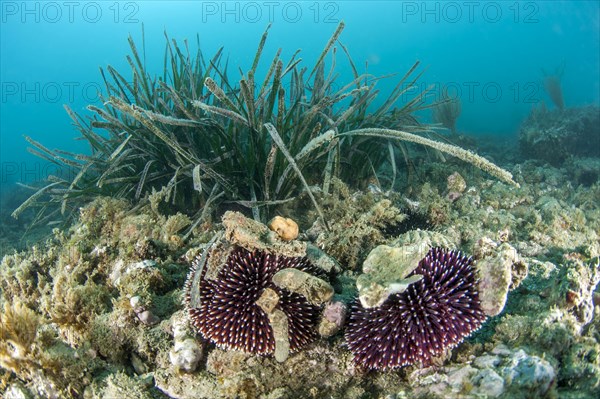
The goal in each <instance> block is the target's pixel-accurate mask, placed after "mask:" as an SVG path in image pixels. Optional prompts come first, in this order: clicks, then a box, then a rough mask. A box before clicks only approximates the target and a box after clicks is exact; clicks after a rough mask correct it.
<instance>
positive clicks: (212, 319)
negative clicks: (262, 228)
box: [186, 246, 323, 355]
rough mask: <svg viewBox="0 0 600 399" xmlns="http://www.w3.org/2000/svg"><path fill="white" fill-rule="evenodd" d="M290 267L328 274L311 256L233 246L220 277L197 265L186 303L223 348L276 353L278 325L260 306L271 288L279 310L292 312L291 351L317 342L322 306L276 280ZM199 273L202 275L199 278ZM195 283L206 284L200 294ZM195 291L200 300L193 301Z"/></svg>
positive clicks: (197, 324) (203, 331)
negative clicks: (274, 279)
mask: <svg viewBox="0 0 600 399" xmlns="http://www.w3.org/2000/svg"><path fill="white" fill-rule="evenodd" d="M286 268H294V269H298V270H301V271H303V272H307V273H311V274H313V275H318V274H319V273H320V274H321V275H322V274H323V273H322V272H321V271H320V269H318V268H316V267H315V266H313V265H312V264H311V263H310V262H309V261H308V260H307V259H306V258H305V257H304V258H303V257H288V256H283V255H275V254H271V253H268V252H266V251H260V250H254V251H248V250H247V249H244V248H242V247H240V246H235V247H233V249H232V250H231V252H230V253H229V255H228V256H227V260H226V261H225V264H223V265H222V267H221V269H220V270H219V272H218V274H217V275H216V278H214V279H208V278H206V269H205V268H204V269H203V270H202V268H200V267H198V265H195V267H194V268H193V269H192V272H191V273H190V276H189V277H188V282H187V284H186V305H187V308H188V312H189V315H190V317H191V320H192V324H193V325H194V327H195V328H196V329H197V330H198V331H199V332H200V333H201V334H202V336H203V337H204V338H206V339H208V340H210V341H212V342H214V343H215V344H216V345H217V346H219V347H220V348H223V349H237V350H241V351H244V352H248V353H256V354H263V355H266V354H272V353H273V352H274V350H275V338H274V334H273V328H272V326H271V324H270V322H269V317H268V315H267V314H266V313H265V311H264V310H263V308H262V307H261V306H259V304H257V301H258V300H259V298H261V295H263V293H264V292H265V290H267V289H268V288H270V289H271V290H273V291H274V292H275V293H276V294H277V297H278V299H277V307H278V309H280V310H281V311H283V313H284V314H285V315H286V316H287V324H288V331H287V333H288V337H289V349H290V351H292V352H294V351H296V350H298V349H299V348H301V347H302V346H304V345H306V344H308V343H310V342H312V341H313V340H314V339H315V338H316V336H317V324H318V321H319V310H320V308H319V306H317V305H314V304H311V303H309V302H308V301H307V300H306V298H304V297H303V296H302V295H300V294H297V293H294V292H290V291H288V290H286V289H283V288H280V287H278V286H277V285H275V284H274V283H273V281H272V278H273V275H274V274H275V273H277V272H278V271H279V270H282V269H286ZM198 272H199V273H201V274H202V275H201V276H195V273H198ZM195 277H199V278H195ZM195 284H199V286H200V287H199V290H197V289H196V291H195V292H196V293H194V289H195V288H197V287H194V285H195ZM270 292H272V291H270ZM195 295H196V296H199V300H192V297H193V296H195Z"/></svg>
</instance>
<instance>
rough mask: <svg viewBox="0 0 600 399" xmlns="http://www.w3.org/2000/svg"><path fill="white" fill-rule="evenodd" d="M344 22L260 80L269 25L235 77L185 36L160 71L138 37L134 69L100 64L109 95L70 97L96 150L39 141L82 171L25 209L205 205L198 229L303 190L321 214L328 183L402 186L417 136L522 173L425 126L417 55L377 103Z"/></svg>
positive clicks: (43, 214)
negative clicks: (118, 203)
mask: <svg viewBox="0 0 600 399" xmlns="http://www.w3.org/2000/svg"><path fill="white" fill-rule="evenodd" d="M343 28H344V23H343V22H342V23H340V24H339V26H338V27H337V29H336V30H335V32H334V33H333V35H332V37H331V38H330V39H329V41H328V42H327V43H326V45H325V48H324V50H323V52H322V53H321V54H320V56H319V57H318V58H317V61H316V63H315V64H314V65H313V66H312V67H311V68H307V67H305V66H303V60H302V59H301V58H300V50H298V51H296V52H295V53H294V54H293V55H292V56H291V58H290V59H288V60H287V61H284V60H283V59H282V58H281V49H280V50H278V51H277V52H276V54H275V56H274V57H273V58H272V59H271V60H270V61H269V63H268V68H267V72H266V73H265V75H264V76H261V77H259V76H257V73H256V71H257V67H258V66H259V64H260V62H261V60H262V59H263V58H264V57H263V49H264V45H265V42H266V40H267V35H268V31H269V28H267V30H266V31H265V33H264V34H263V36H262V38H261V40H260V43H259V45H258V49H257V51H256V55H255V57H254V60H253V62H252V64H251V66H250V68H249V69H248V70H246V71H245V72H244V71H242V70H241V69H240V75H241V76H240V78H239V79H231V78H230V77H229V75H228V70H227V62H226V61H225V60H224V58H223V49H222V48H221V49H219V50H218V51H217V52H216V54H215V55H214V56H212V57H211V58H206V57H205V56H204V54H203V53H202V52H201V51H200V50H197V51H196V52H195V53H194V54H192V53H191V52H190V46H189V44H188V42H187V41H184V43H183V46H180V44H179V43H178V42H177V41H175V40H171V39H169V37H168V36H166V35H165V36H166V39H167V44H166V48H165V58H164V68H163V72H162V75H160V76H153V75H151V73H150V72H149V71H148V69H147V66H146V60H145V55H144V54H145V45H144V43H143V51H142V52H140V51H138V48H137V47H136V45H135V43H134V41H133V39H132V38H129V44H130V47H131V55H130V56H128V57H127V61H128V63H129V65H130V67H131V70H130V74H129V76H128V77H129V79H126V78H125V77H124V76H123V75H121V74H120V73H119V72H118V71H117V70H115V69H114V68H113V67H112V66H110V65H109V66H108V67H107V68H106V69H105V70H104V69H101V74H102V77H103V80H104V84H105V92H104V93H103V95H102V106H95V105H91V106H89V107H88V110H89V111H90V112H91V114H92V115H91V116H88V117H82V116H81V115H78V114H76V113H75V112H73V111H72V110H70V109H69V108H68V107H66V109H67V112H68V114H69V116H70V117H71V118H72V120H73V123H74V124H75V126H76V127H77V129H78V130H79V132H80V133H81V135H82V137H83V138H84V139H85V140H86V141H87V142H88V143H89V146H90V151H89V153H87V154H76V153H71V152H67V151H62V150H51V149H48V148H46V147H44V146H43V145H42V144H41V143H38V142H36V141H34V140H33V139H31V138H27V140H28V142H29V143H30V144H31V145H32V147H31V148H30V151H31V152H33V153H34V154H36V155H38V156H40V157H42V158H44V159H45V160H47V161H49V162H52V163H54V164H57V165H58V166H60V167H61V168H65V169H68V170H69V171H70V173H68V174H65V175H67V176H68V177H61V176H50V177H49V178H48V180H47V182H46V183H45V184H44V185H43V186H42V187H38V188H36V191H35V193H34V194H33V195H32V196H31V197H30V198H29V199H28V200H27V201H25V202H24V203H23V204H22V205H21V206H20V207H19V208H18V209H16V210H15V211H14V212H13V216H15V217H17V216H18V215H19V214H20V213H21V212H22V211H23V210H24V209H26V208H28V207H34V206H35V207H37V208H38V209H39V210H38V218H37V221H38V222H44V221H49V220H52V218H54V217H56V216H57V215H60V214H62V215H63V217H64V215H67V216H68V215H70V214H74V211H76V210H77V209H78V208H79V207H80V206H81V205H82V204H84V203H86V202H88V201H90V200H92V199H94V198H96V197H97V196H106V195H108V196H113V197H119V198H126V199H129V200H131V201H133V202H138V203H140V204H145V203H148V204H150V205H151V206H153V207H157V206H161V204H168V207H169V210H170V211H172V212H174V211H185V212H187V213H191V214H193V217H194V219H195V223H194V224H193V225H192V226H191V228H193V227H194V226H195V225H197V224H198V223H199V222H200V221H201V220H203V219H204V218H206V217H207V216H208V215H209V214H210V212H211V210H212V209H214V208H215V207H216V206H217V205H218V204H224V203H230V204H231V203H235V204H236V206H243V207H246V208H249V209H251V211H252V214H253V216H254V218H255V219H257V220H262V221H266V220H267V219H268V218H269V216H270V215H271V214H272V213H273V210H274V209H275V207H277V206H278V205H280V204H282V203H284V202H287V201H290V200H292V199H293V198H294V197H295V196H297V195H298V194H299V193H300V192H302V191H306V192H307V193H308V195H309V196H310V198H311V200H312V202H313V203H314V206H315V207H316V209H317V211H318V213H319V214H320V215H322V214H321V212H320V210H319V206H318V203H317V201H316V199H315V198H314V196H313V194H312V191H313V190H314V186H320V187H321V188H322V191H323V192H324V193H325V194H326V193H327V192H328V190H329V186H330V183H331V179H332V178H333V177H339V178H342V179H344V180H346V181H347V182H348V183H350V184H355V183H357V182H361V181H367V180H369V179H373V178H375V179H378V180H382V178H383V180H384V181H385V182H386V184H389V187H392V188H393V186H394V183H395V180H396V174H397V173H396V171H397V166H396V158H397V157H399V156H402V154H403V155H404V156H405V157H407V152H406V148H405V145H406V143H416V144H419V145H424V146H428V147H432V148H434V149H436V150H438V151H442V152H446V153H449V154H451V155H454V156H456V157H459V158H461V159H463V160H465V161H467V162H470V163H473V164H474V165H475V166H477V167H479V168H481V169H483V170H485V171H487V172H489V173H491V174H492V175H494V176H496V177H498V178H500V179H501V180H503V181H507V182H511V183H513V181H512V178H511V176H510V174H509V173H508V172H506V171H504V170H502V169H500V168H498V167H496V166H495V165H493V164H491V163H489V162H488V161H486V160H485V159H483V158H481V157H478V156H477V155H475V154H473V153H471V152H468V151H465V150H463V149H461V148H458V147H454V146H451V145H449V144H445V143H441V142H438V141H434V140H431V139H430V138H427V137H424V135H425V134H427V132H428V128H427V126H423V125H420V124H419V123H418V121H417V120H416V118H415V117H414V115H413V114H414V112H415V111H417V110H419V109H422V108H425V107H428V105H426V104H425V97H426V95H427V93H428V90H425V91H422V92H419V93H417V94H416V95H414V96H412V97H410V100H409V101H407V102H405V103H402V104H399V103H400V102H401V101H399V100H400V99H401V98H405V97H406V96H407V95H408V93H410V90H411V89H413V88H414V86H415V82H416V81H417V79H418V78H419V77H420V76H421V74H422V72H417V70H418V69H419V62H416V63H415V64H414V65H413V66H412V68H410V69H409V70H408V72H406V73H405V74H404V75H403V76H402V78H401V79H400V80H399V81H398V82H397V84H396V85H395V86H394V88H393V89H392V91H391V93H390V95H389V97H387V98H386V99H385V100H383V101H378V102H377V103H375V102H374V100H375V98H376V97H377V95H378V93H379V91H378V90H377V89H376V84H377V83H378V81H379V80H381V78H378V77H373V76H371V75H369V74H368V73H364V74H360V73H359V72H358V70H357V68H356V66H355V64H354V63H353V62H352V59H351V58H350V56H349V55H348V51H347V49H346V47H344V45H343V44H341V43H340V42H339V37H340V34H341V33H342V30H343ZM198 42H199V39H198ZM198 47H199V44H198ZM338 48H340V49H341V51H342V52H343V54H344V56H343V57H341V58H342V61H344V62H348V63H349V65H350V67H351V70H352V71H353V77H352V79H351V80H350V81H349V82H346V83H344V84H339V83H338V80H339V79H338V74H337V72H336V65H337V63H338V62H340V60H339V59H338V58H340V57H339V54H338V50H337V49H338ZM326 60H328V61H327V64H328V66H327V67H326ZM385 171H392V172H385ZM351 179H352V180H353V181H349V180H351Z"/></svg>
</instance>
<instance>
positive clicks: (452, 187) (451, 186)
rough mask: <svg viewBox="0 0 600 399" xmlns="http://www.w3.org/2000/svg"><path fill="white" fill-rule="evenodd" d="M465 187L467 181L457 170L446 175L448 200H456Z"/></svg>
mask: <svg viewBox="0 0 600 399" xmlns="http://www.w3.org/2000/svg"><path fill="white" fill-rule="evenodd" d="M466 188H467V182H466V181H465V179H464V178H463V177H462V176H461V175H460V174H459V173H458V172H454V173H452V174H451V175H450V176H448V185H447V190H448V195H447V197H448V199H449V200H450V201H456V200H457V199H459V198H460V197H461V196H462V194H463V192H464V191H465V190H466Z"/></svg>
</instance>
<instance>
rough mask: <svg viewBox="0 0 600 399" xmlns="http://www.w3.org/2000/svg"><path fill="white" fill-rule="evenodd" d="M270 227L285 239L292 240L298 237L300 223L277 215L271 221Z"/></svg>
mask: <svg viewBox="0 0 600 399" xmlns="http://www.w3.org/2000/svg"><path fill="white" fill-rule="evenodd" d="M269 229H271V230H273V231H274V232H275V233H277V235H278V236H279V238H281V239H282V240H283V241H292V240H295V239H296V238H297V237H298V224H297V223H296V222H294V221H293V220H292V219H289V218H284V217H281V216H275V217H274V218H273V219H271V221H270V222H269Z"/></svg>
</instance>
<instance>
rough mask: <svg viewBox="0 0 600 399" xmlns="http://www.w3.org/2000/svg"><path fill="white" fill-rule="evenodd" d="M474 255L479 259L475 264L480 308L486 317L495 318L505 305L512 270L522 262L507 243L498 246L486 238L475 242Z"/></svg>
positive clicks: (515, 251)
mask: <svg viewBox="0 0 600 399" xmlns="http://www.w3.org/2000/svg"><path fill="white" fill-rule="evenodd" d="M475 253H476V254H478V256H479V257H481V258H480V259H479V260H478V261H477V263H476V267H477V269H478V271H479V299H480V300H481V308H482V309H483V311H484V312H485V314H486V315H488V316H496V315H498V314H500V313H501V312H502V310H503V309H504V305H505V304H506V297H507V295H508V291H509V288H510V287H511V284H512V271H513V268H514V267H515V264H519V263H522V261H521V259H520V257H519V255H518V254H517V250H516V249H515V248H513V247H512V246H510V245H509V244H507V243H503V244H501V245H500V246H498V245H497V244H496V243H495V242H493V241H492V240H490V239H489V238H487V237H483V238H482V239H480V240H479V241H478V242H477V244H476V246H475Z"/></svg>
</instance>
